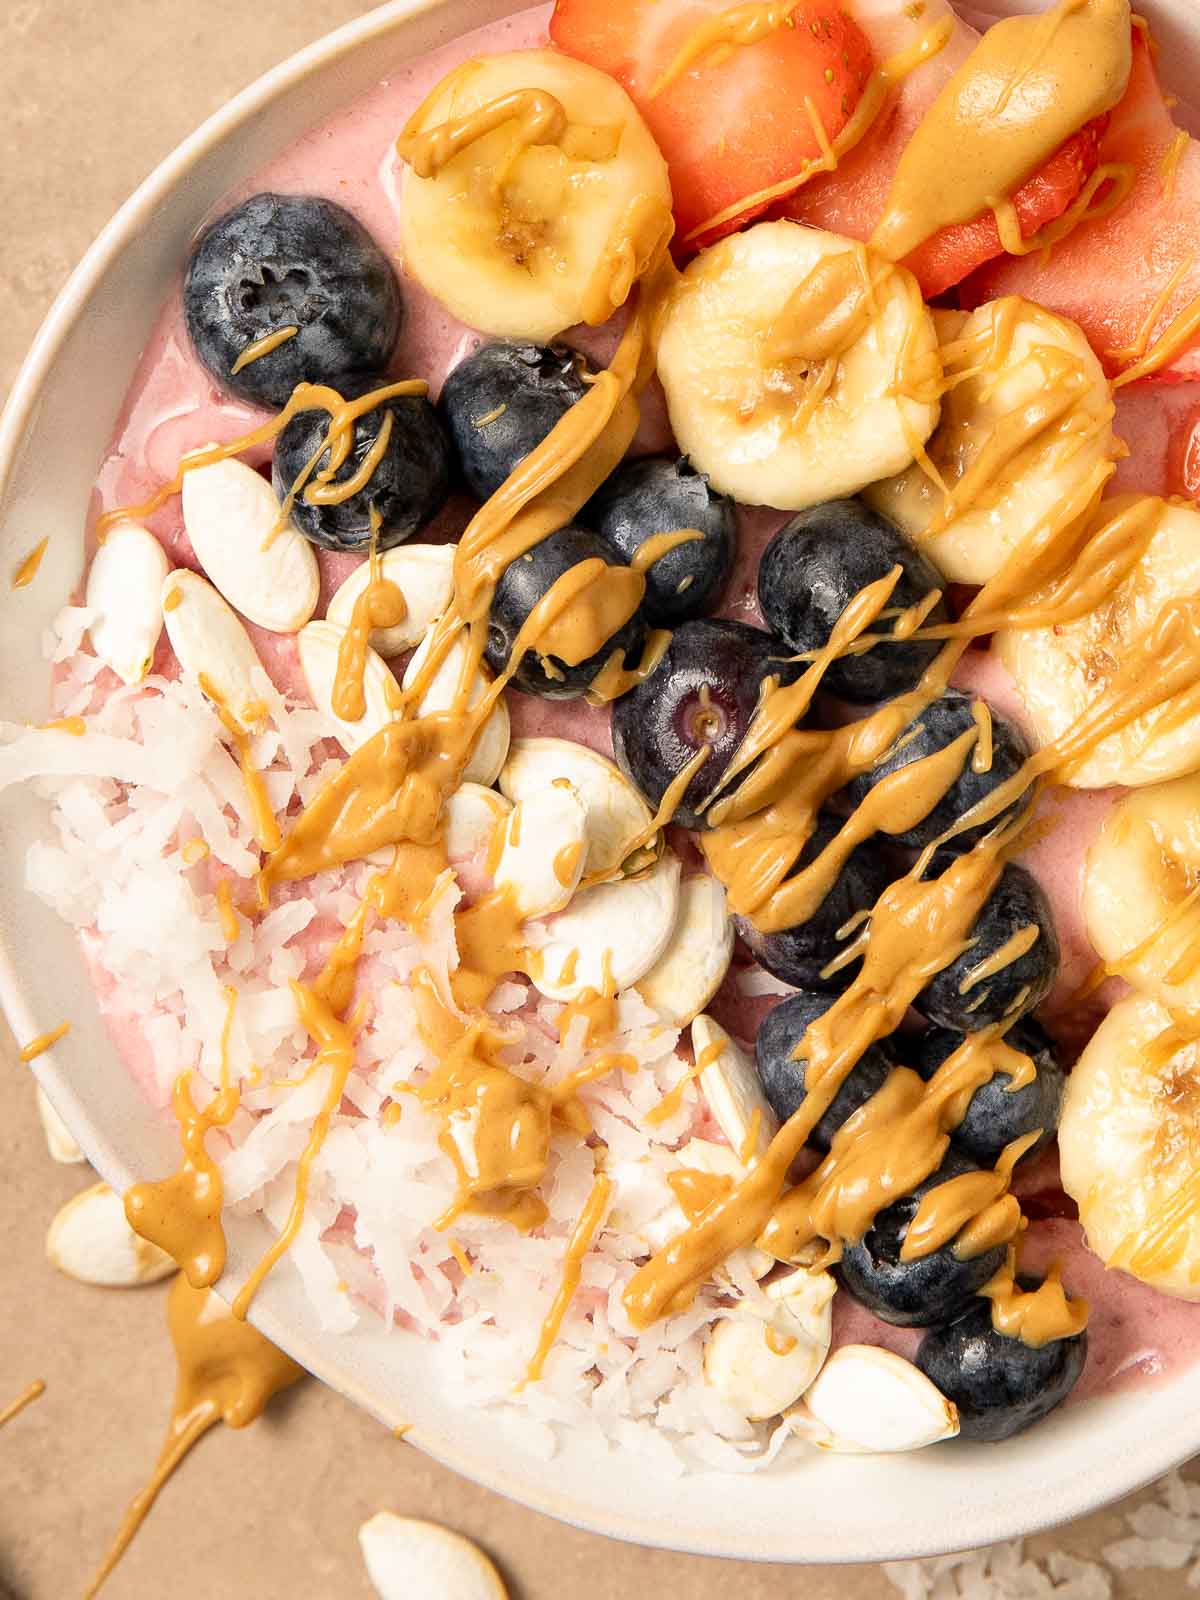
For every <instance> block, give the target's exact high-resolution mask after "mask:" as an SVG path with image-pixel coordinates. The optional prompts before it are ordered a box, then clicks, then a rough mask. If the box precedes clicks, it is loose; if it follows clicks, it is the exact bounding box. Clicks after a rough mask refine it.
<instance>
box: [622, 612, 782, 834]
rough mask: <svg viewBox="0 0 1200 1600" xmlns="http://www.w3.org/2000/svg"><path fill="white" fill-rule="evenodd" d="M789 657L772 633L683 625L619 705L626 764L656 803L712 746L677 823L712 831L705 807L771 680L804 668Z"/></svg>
mask: <svg viewBox="0 0 1200 1600" xmlns="http://www.w3.org/2000/svg"><path fill="white" fill-rule="evenodd" d="M786 656H787V651H786V650H785V649H784V647H782V646H781V645H780V643H779V641H778V639H776V638H774V636H773V635H772V634H769V633H764V632H763V630H762V629H761V628H751V627H748V626H747V625H746V624H745V623H744V622H726V621H724V620H723V619H721V618H717V617H708V618H698V619H696V620H694V621H692V622H683V623H681V624H680V625H679V627H678V628H676V630H675V632H674V634H673V635H672V637H671V643H670V644H669V645H668V647H667V650H666V653H665V654H664V656H663V658H662V660H661V661H660V662H659V664H658V666H657V667H656V668H655V669H654V671H653V672H652V673H651V674H650V676H649V677H648V678H647V679H646V681H645V682H644V683H639V684H638V685H637V686H636V687H635V688H633V689H631V690H630V692H629V693H628V694H627V695H623V696H622V698H621V699H620V700H618V701H617V702H616V704H615V705H614V706H613V718H612V734H613V750H614V752H615V754H616V758H617V762H618V765H619V766H620V768H621V770H622V771H623V772H624V773H625V775H626V777H627V778H629V779H630V780H631V782H633V783H634V784H636V785H637V787H638V788H639V789H640V790H641V792H642V794H643V795H645V797H646V799H647V800H648V801H649V802H650V804H651V805H652V806H657V805H658V803H659V801H660V800H661V799H662V797H663V795H664V794H665V793H666V789H667V786H668V784H669V783H670V782H671V780H672V778H674V777H676V776H677V775H678V774H679V773H680V772H682V771H683V769H684V767H685V766H686V765H687V764H688V762H689V761H690V760H691V759H692V758H693V756H695V754H696V753H697V751H698V750H700V748H701V747H702V746H703V745H704V744H705V743H706V742H711V744H712V754H711V755H710V756H709V757H708V759H707V760H706V761H705V762H704V765H703V766H702V767H701V768H700V770H699V771H698V772H697V773H696V775H695V777H694V778H693V779H692V781H691V782H690V783H689V784H688V786H687V788H686V789H685V790H684V793H683V799H682V801H681V803H680V805H679V807H678V809H677V810H676V812H675V821H676V822H678V823H681V824H682V825H683V826H684V827H685V828H707V827H708V825H709V824H708V822H707V821H706V819H705V816H704V814H703V813H702V812H700V811H699V810H697V807H698V806H700V805H701V804H702V803H703V802H704V801H705V800H706V799H707V798H708V796H709V795H710V794H711V793H712V791H713V789H714V788H715V787H716V785H717V782H718V780H719V778H720V777H721V774H722V773H723V772H724V771H725V768H726V767H727V766H728V765H729V762H730V759H731V757H732V756H733V753H734V751H735V750H736V749H737V747H738V745H739V744H740V743H741V742H742V739H743V738H744V737H745V733H746V730H747V728H749V726H750V722H751V719H752V718H753V716H754V711H755V707H756V706H757V704H758V691H759V685H760V684H761V682H762V680H763V678H765V677H767V676H769V675H773V676H776V677H778V678H779V679H780V681H791V679H792V678H794V676H795V672H796V669H795V668H794V667H791V666H789V665H787V663H786ZM706 702H707V703H706ZM731 792H732V789H728V790H722V794H727V793H731Z"/></svg>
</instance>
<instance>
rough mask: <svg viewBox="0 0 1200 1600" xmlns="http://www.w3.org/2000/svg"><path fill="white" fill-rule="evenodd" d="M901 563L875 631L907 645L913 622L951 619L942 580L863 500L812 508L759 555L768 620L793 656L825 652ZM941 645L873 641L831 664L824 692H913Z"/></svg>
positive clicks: (871, 696) (854, 696) (871, 695)
mask: <svg viewBox="0 0 1200 1600" xmlns="http://www.w3.org/2000/svg"><path fill="white" fill-rule="evenodd" d="M897 566H898V567H901V568H902V569H903V570H902V573H901V576H900V578H899V581H898V582H897V584H896V587H895V588H894V589H893V590H892V595H891V602H890V605H889V608H888V612H887V613H885V620H882V621H881V623H880V625H879V627H878V629H877V630H875V631H877V632H878V633H880V634H883V635H885V636H886V635H887V634H888V633H892V632H894V631H895V629H896V628H897V626H900V627H901V631H900V635H899V637H900V638H903V637H904V635H905V632H906V631H911V629H912V628H913V627H914V626H916V625H919V624H921V623H935V622H943V621H945V619H946V608H945V606H944V605H942V603H941V602H940V601H939V600H938V598H937V596H938V594H939V592H940V591H941V589H942V588H943V584H942V579H941V577H940V575H939V574H938V572H937V571H936V569H935V568H934V567H933V566H931V565H930V563H929V562H928V561H927V560H926V559H925V557H924V556H923V555H922V554H921V553H920V552H919V551H918V550H915V549H914V548H913V546H912V545H911V544H909V542H908V540H907V539H906V538H905V537H904V535H903V534H902V533H901V532H900V531H899V529H898V528H896V527H895V526H893V524H892V523H890V522H889V521H888V520H887V519H886V518H885V517H881V516H880V515H879V514H878V513H877V512H874V511H871V510H870V509H869V508H868V507H867V506H865V505H863V503H862V502H861V501H860V500H831V501H828V502H826V504H824V505H819V506H813V507H811V508H810V509H809V510H808V511H802V512H801V513H800V514H799V516H796V517H793V518H792V520H791V521H790V522H789V523H788V524H787V526H786V527H784V528H781V529H780V530H779V532H778V533H777V534H776V535H775V537H774V538H773V539H772V540H771V542H770V544H769V545H768V546H767V548H766V549H765V550H764V551H763V554H762V560H761V561H760V563H759V568H758V603H759V606H760V608H761V610H762V614H763V619H764V621H765V622H766V623H767V625H768V627H770V628H773V629H774V631H775V632H776V633H777V634H778V635H779V636H780V638H781V639H783V641H784V642H785V643H786V644H788V645H790V646H791V648H792V649H793V650H795V651H796V653H797V654H804V653H806V652H809V651H814V650H819V649H821V647H822V646H823V645H826V644H828V642H829V636H830V634H831V633H832V632H833V629H834V626H835V624H836V623H837V620H838V618H839V617H840V616H841V615H842V613H843V611H845V609H846V607H847V606H848V605H849V604H850V602H851V600H853V599H854V597H855V595H856V594H858V593H860V592H861V591H862V590H863V589H865V588H866V587H867V585H868V584H870V583H874V582H875V581H876V580H877V579H879V578H883V577H886V575H887V574H888V573H889V572H890V571H891V570H892V568H893V567H897ZM939 648H940V647H939V645H938V644H937V642H936V641H933V640H921V641H912V642H910V643H907V644H903V643H895V644H893V643H881V644H877V645H875V646H873V647H872V648H870V649H868V650H865V651H863V653H862V654H857V653H853V654H849V655H845V656H842V657H841V658H840V659H838V660H837V661H834V662H833V663H832V664H831V665H830V666H829V668H828V669H827V671H826V673H825V677H824V680H823V681H824V686H825V688H827V689H828V690H829V691H830V692H831V693H832V694H836V695H840V696H841V697H842V699H843V700H852V701H857V702H860V703H863V704H869V703H870V702H872V701H875V700H884V699H886V698H888V697H889V696H890V695H896V694H903V693H905V692H906V691H907V690H909V689H912V688H915V686H916V684H917V683H918V682H919V680H920V677H921V674H922V673H923V672H924V670H925V668H926V667H927V666H928V665H929V663H930V662H931V661H932V660H933V658H934V656H935V655H936V654H937V652H938V649H939Z"/></svg>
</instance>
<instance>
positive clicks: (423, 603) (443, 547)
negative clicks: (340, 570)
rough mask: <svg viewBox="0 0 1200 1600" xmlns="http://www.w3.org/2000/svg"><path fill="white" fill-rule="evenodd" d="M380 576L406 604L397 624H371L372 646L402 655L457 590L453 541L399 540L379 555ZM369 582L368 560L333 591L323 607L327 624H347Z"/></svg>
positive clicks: (413, 644) (369, 567)
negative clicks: (396, 591) (398, 592)
mask: <svg viewBox="0 0 1200 1600" xmlns="http://www.w3.org/2000/svg"><path fill="white" fill-rule="evenodd" d="M379 572H380V576H381V577H383V578H386V579H387V581H388V582H389V583H394V584H395V585H396V587H397V588H398V589H399V590H400V593H401V594H402V595H403V596H404V604H405V606H406V607H407V609H406V611H405V615H404V621H403V622H400V623H397V624H396V626H395V627H394V628H373V629H372V630H371V648H372V649H373V650H377V651H378V652H379V654H380V655H381V656H385V657H386V656H398V655H399V654H400V653H401V651H402V650H411V649H413V648H414V646H416V645H418V644H420V642H421V640H422V639H423V638H424V637H425V634H426V632H427V630H428V629H429V627H430V624H431V623H433V622H435V621H436V620H437V618H438V617H440V616H441V614H442V612H443V611H445V609H446V607H447V606H448V605H449V604H450V596H451V594H453V592H454V546H453V545H452V544H401V545H397V546H396V548H395V549H394V550H385V551H384V552H383V554H382V555H381V556H380V558H379ZM370 581H371V563H370V562H369V561H364V562H363V564H362V566H361V567H355V569H354V571H353V572H352V573H351V574H350V576H349V577H348V578H347V579H346V581H345V583H343V584H342V586H341V588H340V589H338V590H337V592H336V593H335V594H334V596H333V599H332V600H331V601H330V602H329V605H328V607H327V608H326V611H325V617H326V620H327V621H328V622H336V623H337V624H338V626H339V627H342V628H348V627H349V626H350V618H351V617H352V615H353V614H354V602H355V601H356V600H357V599H358V597H359V595H360V594H361V593H362V592H363V590H364V589H365V588H366V587H367V584H368V583H369V582H370Z"/></svg>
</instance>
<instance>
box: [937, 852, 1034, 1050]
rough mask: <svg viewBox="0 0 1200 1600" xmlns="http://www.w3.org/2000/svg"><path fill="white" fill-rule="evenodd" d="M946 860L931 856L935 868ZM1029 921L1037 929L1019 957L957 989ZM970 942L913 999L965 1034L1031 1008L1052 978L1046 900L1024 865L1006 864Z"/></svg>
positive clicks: (1032, 1009) (947, 1024)
mask: <svg viewBox="0 0 1200 1600" xmlns="http://www.w3.org/2000/svg"><path fill="white" fill-rule="evenodd" d="M946 860H947V858H945V857H942V856H938V857H935V859H934V863H933V866H932V867H931V869H930V871H931V873H932V874H935V875H936V873H937V872H938V870H939V868H940V867H942V866H944V865H945V864H946ZM1030 923H1034V924H1036V926H1037V928H1038V930H1039V932H1038V937H1037V939H1036V940H1035V941H1034V943H1033V945H1032V946H1031V947H1030V948H1029V949H1028V950H1027V951H1026V952H1025V954H1024V955H1022V956H1018V957H1017V959H1016V960H1015V961H1009V962H1008V964H1007V965H1006V966H1003V967H1001V968H1000V970H999V971H998V972H996V973H994V974H993V975H992V976H991V977H987V978H982V979H980V981H979V982H978V983H976V984H973V985H972V986H971V987H969V988H968V989H967V990H966V992H965V993H964V992H963V989H962V986H963V984H964V983H966V982H967V981H968V979H969V976H970V974H971V972H972V971H973V970H974V969H975V968H977V967H979V966H980V965H981V964H982V963H984V962H986V961H987V960H988V959H989V958H990V957H992V956H993V955H996V954H997V953H998V952H999V951H1000V949H1001V947H1002V946H1003V945H1006V944H1007V943H1008V941H1009V940H1010V939H1011V938H1012V937H1013V936H1014V935H1015V934H1017V933H1019V932H1020V930H1021V929H1023V928H1025V927H1028V925H1029V924H1030ZM969 938H970V941H971V942H970V945H969V947H968V948H967V949H966V950H964V951H963V953H962V955H960V956H959V957H958V959H957V960H956V961H952V962H951V963H950V965H949V966H948V967H943V969H942V970H941V972H939V973H937V974H935V976H934V977H933V978H931V979H930V981H929V983H928V984H927V985H926V986H925V988H924V989H923V990H922V991H921V993H920V995H919V996H918V997H917V1000H916V1002H915V1003H916V1007H917V1010H918V1011H920V1012H921V1013H922V1015H923V1016H926V1017H928V1019H929V1021H930V1022H935V1023H937V1024H939V1025H940V1026H941V1027H943V1028H955V1029H957V1030H958V1031H959V1032H960V1033H971V1032H973V1031H976V1030H978V1029H980V1028H986V1027H988V1026H989V1024H991V1023H993V1022H1003V1021H1010V1022H1011V1021H1015V1020H1016V1018H1018V1017H1021V1016H1024V1015H1025V1013H1026V1012H1028V1011H1034V1010H1036V1009H1037V1007H1038V1006H1040V1005H1041V1003H1042V1001H1043V1000H1044V999H1045V998H1046V996H1047V995H1048V994H1049V993H1050V991H1051V989H1052V988H1053V987H1054V984H1055V981H1056V980H1057V978H1058V968H1059V945H1058V934H1057V932H1056V931H1055V927H1054V918H1053V916H1052V915H1051V911H1050V903H1049V901H1048V900H1047V899H1046V896H1045V894H1044V892H1043V890H1042V887H1041V885H1040V884H1039V883H1038V881H1037V879H1036V878H1035V877H1033V875H1032V874H1031V873H1030V872H1028V871H1026V869H1025V868H1024V867H1021V866H1017V865H1016V863H1015V862H1009V864H1008V865H1007V866H1006V867H1005V868H1004V871H1003V872H1002V873H1001V875H1000V881H999V883H997V885H996V887H995V888H994V889H993V890H992V892H991V894H990V895H989V896H988V898H987V900H986V901H985V903H984V906H983V909H982V910H981V911H980V913H979V915H978V916H977V917H976V919H975V921H974V923H973V924H972V926H971V932H970V935H969Z"/></svg>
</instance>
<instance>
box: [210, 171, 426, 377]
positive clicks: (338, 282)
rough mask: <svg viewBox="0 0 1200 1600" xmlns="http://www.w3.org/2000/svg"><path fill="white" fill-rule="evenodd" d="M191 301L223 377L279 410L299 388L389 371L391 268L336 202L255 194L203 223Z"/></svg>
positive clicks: (394, 317) (395, 328)
mask: <svg viewBox="0 0 1200 1600" xmlns="http://www.w3.org/2000/svg"><path fill="white" fill-rule="evenodd" d="M183 307H184V315H185V317H186V319H187V329H188V333H189V335H190V336H191V340H192V344H193V345H194V346H195V350H196V354H197V355H198V356H199V357H200V359H201V361H203V363H204V365H205V366H206V367H207V368H208V370H209V372H211V373H212V376H213V378H214V380H215V381H216V382H217V384H218V385H219V386H220V387H221V388H222V389H224V390H227V391H228V392H229V393H231V394H235V395H237V396H238V397H239V398H240V399H242V400H248V401H249V402H250V403H251V404H252V405H260V406H271V407H279V406H283V405H285V404H286V403H287V401H288V400H289V399H290V398H291V394H292V390H293V389H294V388H295V387H296V385H297V384H298V383H331V382H333V380H334V379H337V378H341V377H342V376H343V375H344V374H345V373H347V372H371V371H375V370H377V369H379V368H380V367H383V366H384V365H385V364H386V362H387V360H388V358H389V357H390V356H391V353H392V349H393V347H394V345H395V343H396V336H397V334H398V333H399V331H400V319H401V310H402V306H401V299H400V289H399V286H398V284H397V282H396V277H395V274H394V273H393V271H392V268H391V265H390V264H389V262H388V259H387V257H386V256H385V255H384V253H383V251H382V250H381V249H380V248H379V246H378V245H377V244H376V243H375V241H374V240H373V239H372V238H371V236H370V234H369V233H368V232H367V231H366V229H365V228H364V227H363V226H362V224H361V223H360V222H358V221H357V220H356V219H355V218H354V217H352V216H351V215H350V213H349V212H348V211H345V210H343V208H342V207H341V206H338V205H334V203H333V202H332V201H331V200H321V199H318V198H316V197H314V196H310V195H283V194H256V195H253V196H251V198H250V199H249V200H244V201H243V202H242V203H241V205H239V206H235V207H234V209H233V210H232V211H227V212H226V213H225V215H224V216H221V217H218V218H217V220H216V221H215V222H213V223H211V224H210V225H209V226H208V227H207V228H206V229H205V230H204V232H203V233H202V234H201V235H200V237H199V238H198V239H197V241H196V243H195V245H194V246H193V248H192V254H191V259H190V261H189V262H188V269H187V277H186V279H185V280H184V288H183Z"/></svg>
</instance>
